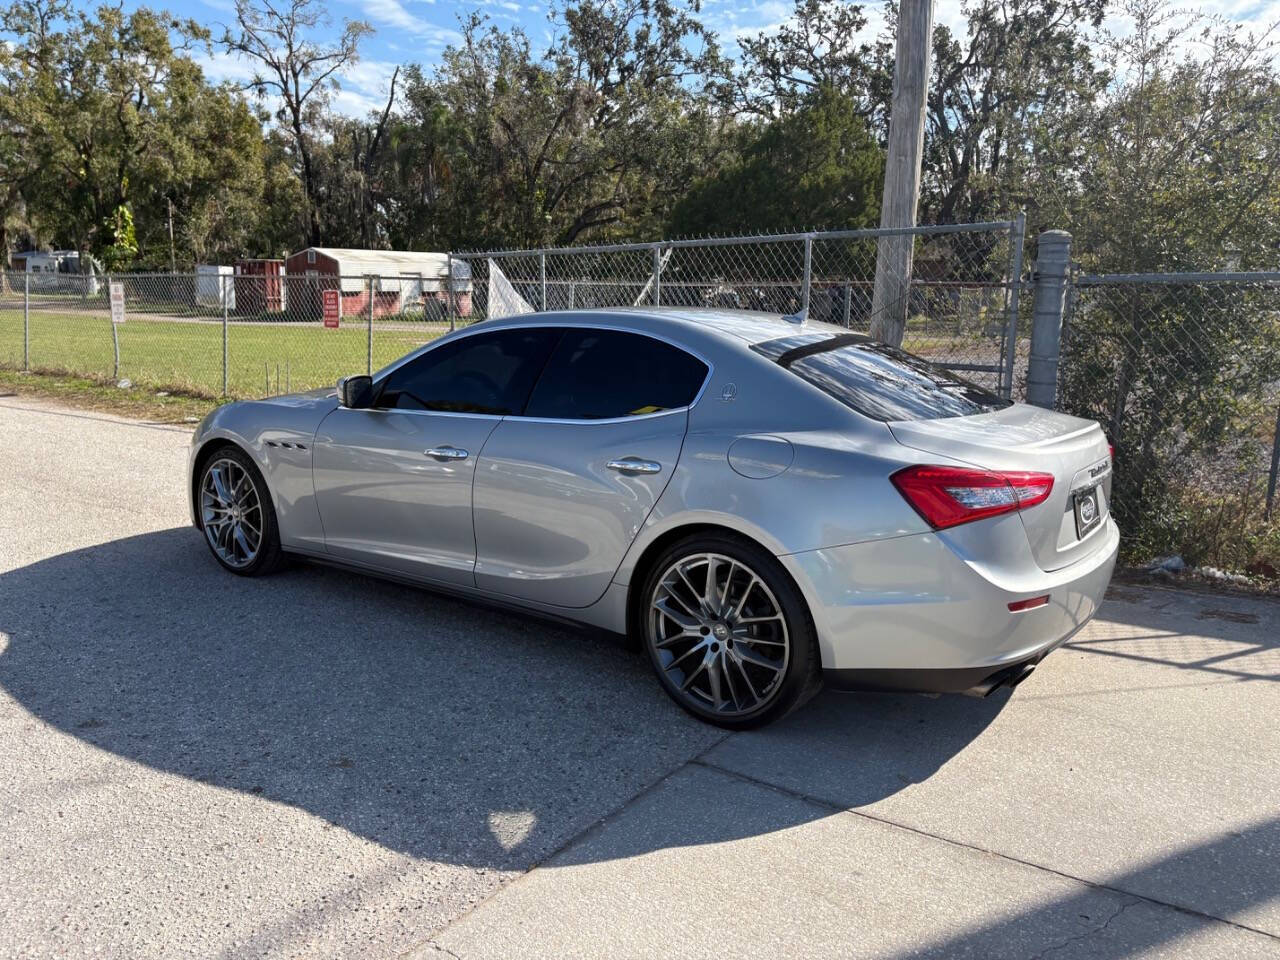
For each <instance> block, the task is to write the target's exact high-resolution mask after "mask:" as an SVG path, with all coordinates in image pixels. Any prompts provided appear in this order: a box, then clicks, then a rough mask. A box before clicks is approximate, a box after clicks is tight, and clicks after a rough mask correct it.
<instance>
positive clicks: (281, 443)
mask: <svg viewBox="0 0 1280 960" xmlns="http://www.w3.org/2000/svg"><path fill="white" fill-rule="evenodd" d="M267 446H268V447H279V448H280V449H282V450H305V449H307V448H306V445H305V444H301V443H289V442H287V441H285V440H268V441H267Z"/></svg>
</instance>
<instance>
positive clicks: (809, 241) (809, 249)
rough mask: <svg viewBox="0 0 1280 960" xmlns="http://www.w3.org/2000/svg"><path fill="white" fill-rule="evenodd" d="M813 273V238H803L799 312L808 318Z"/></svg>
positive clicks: (808, 236)
mask: <svg viewBox="0 0 1280 960" xmlns="http://www.w3.org/2000/svg"><path fill="white" fill-rule="evenodd" d="M812 272H813V236H812V235H810V234H806V235H805V238H804V288H803V289H802V290H801V292H800V312H801V313H802V314H804V316H805V319H808V317H809V277H810V275H811V274H812Z"/></svg>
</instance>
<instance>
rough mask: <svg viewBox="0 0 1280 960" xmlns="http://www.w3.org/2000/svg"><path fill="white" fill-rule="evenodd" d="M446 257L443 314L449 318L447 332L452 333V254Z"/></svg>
mask: <svg viewBox="0 0 1280 960" xmlns="http://www.w3.org/2000/svg"><path fill="white" fill-rule="evenodd" d="M448 257H449V263H448V266H447V267H446V269H447V270H448V271H449V272H448V273H446V274H445V278H444V312H445V313H446V314H448V316H449V332H450V333H452V332H453V329H454V325H453V314H454V312H455V308H454V305H453V298H454V296H455V294H454V289H453V253H452V252H450V253H449V254H448Z"/></svg>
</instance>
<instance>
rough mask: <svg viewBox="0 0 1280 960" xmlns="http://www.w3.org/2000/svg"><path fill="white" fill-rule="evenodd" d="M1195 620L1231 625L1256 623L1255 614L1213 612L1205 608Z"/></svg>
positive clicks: (1233, 611) (1235, 611) (1232, 611)
mask: <svg viewBox="0 0 1280 960" xmlns="http://www.w3.org/2000/svg"><path fill="white" fill-rule="evenodd" d="M1196 619H1197V620H1228V621H1230V622H1231V623H1257V622H1258V615H1257V614H1256V613H1240V612H1239V611H1238V610H1214V609H1210V608H1208V607H1206V608H1205V609H1204V610H1201V611H1200V612H1199V613H1197V614H1196Z"/></svg>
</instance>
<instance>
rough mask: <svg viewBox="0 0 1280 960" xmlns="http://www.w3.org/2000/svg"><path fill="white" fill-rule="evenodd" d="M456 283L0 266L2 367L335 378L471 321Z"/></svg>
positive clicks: (271, 390) (164, 377) (179, 381)
mask: <svg viewBox="0 0 1280 960" xmlns="http://www.w3.org/2000/svg"><path fill="white" fill-rule="evenodd" d="M113 285H118V287H119V289H120V291H121V293H122V294H123V308H124V309H123V322H119V323H118V322H115V321H113V319H112V307H111V288H112V286H113ZM454 286H455V290H454V294H453V297H452V298H450V297H449V296H448V293H447V291H446V289H445V288H446V281H445V280H444V279H443V278H437V279H431V278H428V279H416V278H415V279H413V280H409V279H406V278H404V277H368V276H361V277H340V276H323V277H316V276H305V277H293V276H288V277H286V276H274V277H266V276H257V275H254V276H236V275H230V274H227V273H197V274H122V275H114V276H109V277H98V276H84V275H78V274H24V273H5V274H0V367H3V368H7V369H13V370H30V371H33V372H37V373H51V374H63V375H76V376H83V377H88V378H93V379H98V380H112V381H120V380H129V381H131V382H133V383H138V384H146V385H147V386H150V387H153V388H156V389H167V390H172V391H178V392H183V393H190V394H193V395H197V396H207V397H223V396H226V397H256V396H264V395H269V394H275V393H283V392H287V391H289V390H307V389H311V388H314V387H322V386H331V385H332V384H333V383H334V382H335V381H336V380H337V379H338V378H339V377H341V376H346V375H348V374H353V373H365V372H367V371H372V370H376V369H378V368H379V367H381V366H383V365H385V364H387V363H389V362H390V361H392V360H394V359H396V358H397V357H400V356H403V355H404V354H405V353H408V352H409V351H411V350H414V349H416V348H417V347H419V346H421V345H422V344H424V343H427V342H429V341H430V340H433V339H435V338H436V337H438V336H440V335H441V334H443V333H446V332H448V331H449V330H450V329H451V328H452V327H453V326H455V325H456V324H457V323H459V322H466V321H467V320H468V319H469V311H470V302H469V301H470V289H469V286H470V285H469V283H468V282H467V281H466V280H465V279H464V280H458V281H455V284H454ZM326 300H328V301H329V303H330V304H331V310H330V313H331V315H330V317H329V318H328V324H329V325H326V317H325V306H326Z"/></svg>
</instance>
